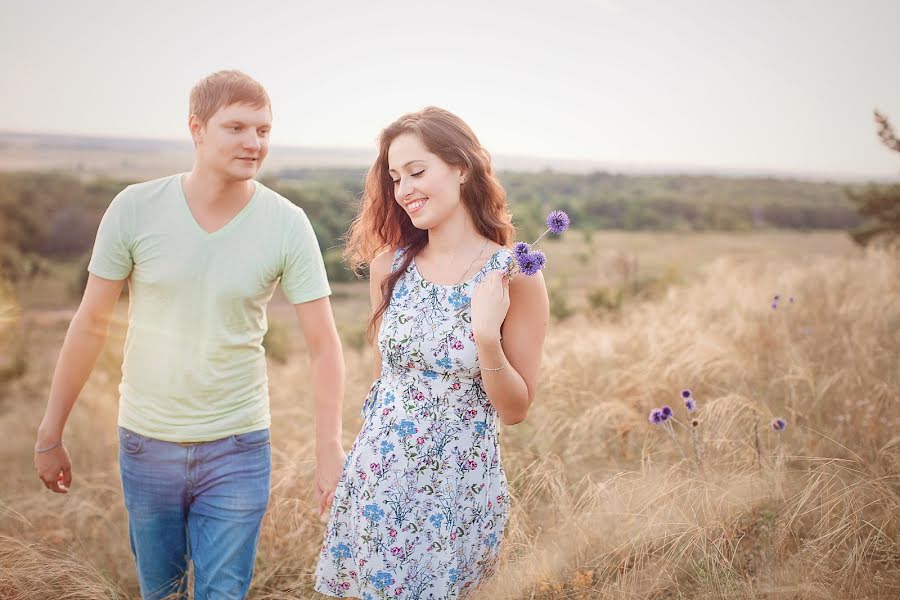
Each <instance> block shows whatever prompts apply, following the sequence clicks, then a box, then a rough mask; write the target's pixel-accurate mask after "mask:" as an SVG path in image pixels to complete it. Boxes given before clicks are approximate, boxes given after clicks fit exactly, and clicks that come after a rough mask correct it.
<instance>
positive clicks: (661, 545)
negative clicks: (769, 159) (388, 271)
mask: <svg viewBox="0 0 900 600" xmlns="http://www.w3.org/2000/svg"><path fill="white" fill-rule="evenodd" d="M684 243H690V242H689V241H688V242H684ZM784 247H785V248H788V247H791V246H790V244H785V246H784ZM748 248H750V246H748ZM558 251H559V252H566V251H568V250H566V248H565V247H563V246H560V247H559V250H558ZM660 251H665V248H661V249H658V250H656V252H660ZM685 252H687V251H685ZM693 252H695V253H697V255H699V254H704V253H703V252H698V251H696V249H694V250H693ZM714 254H715V253H714ZM704 256H707V255H706V254H704ZM553 258H554V257H553V255H551V259H553ZM563 262H564V261H562V260H557V262H556V263H551V268H552V267H553V266H554V264H555V265H562V264H563ZM700 262H702V266H701V267H700V268H699V270H698V273H699V274H698V275H697V276H696V277H694V276H693V275H691V276H689V277H686V278H685V283H683V284H681V285H678V286H673V287H670V288H669V289H668V290H667V291H666V292H665V293H664V294H663V295H662V296H661V297H659V298H657V299H655V300H653V301H647V302H643V303H639V304H630V305H628V306H627V307H625V308H624V309H623V310H622V311H621V313H619V314H618V315H617V316H616V317H615V318H614V319H609V318H606V317H604V316H598V315H596V314H588V313H586V312H585V311H580V313H579V314H577V315H576V316H574V317H573V318H571V319H569V320H567V321H565V322H562V323H555V324H553V326H552V328H551V332H550V337H549V339H548V343H547V348H546V354H545V363H544V371H543V377H542V383H541V388H540V390H539V393H538V397H537V400H536V402H535V405H534V407H533V408H532V411H531V414H530V415H529V418H528V419H527V420H526V421H525V422H524V423H523V424H521V425H519V426H516V427H513V428H507V429H505V430H504V431H503V434H502V437H503V439H502V445H503V457H504V465H505V468H506V471H507V474H508V476H509V480H510V485H511V488H512V492H513V498H514V501H513V512H512V515H511V520H510V523H509V526H508V528H507V532H506V537H505V551H504V552H505V553H504V561H503V564H502V567H501V569H500V571H499V573H498V574H497V576H496V577H495V578H494V579H492V580H491V581H490V582H489V583H488V584H487V585H486V586H485V587H484V589H483V594H482V596H483V597H485V598H491V599H493V598H542V599H562V598H583V599H606V598H609V599H613V598H616V599H618V598H748V599H749V598H798V599H799V598H804V599H806V598H808V599H818V598H822V599H826V598H828V599H830V598H847V599H850V598H863V597H868V598H884V599H887V598H897V597H900V434H898V433H897V432H898V431H900V427H898V426H900V402H898V401H900V257H898V255H897V254H889V253H886V252H881V253H878V252H873V253H869V254H867V255H865V256H862V255H858V254H854V253H850V252H816V251H812V252H810V253H807V254H805V255H804V256H803V257H802V260H798V257H797V256H796V255H791V254H789V253H782V254H779V253H777V252H772V251H770V249H769V250H765V251H762V252H759V253H754V252H751V251H747V252H739V253H737V254H736V253H734V252H721V253H719V256H718V257H714V258H711V259H708V260H707V259H704V260H703V261H700ZM691 264H692V265H693V264H699V263H698V262H694V263H691ZM588 266H589V267H591V268H595V267H598V265H588ZM691 268H692V269H693V267H691ZM353 289H354V288H348V291H346V297H344V298H342V299H337V300H336V304H339V306H336V312H337V314H338V315H339V318H340V320H341V324H342V326H344V327H346V328H349V329H350V330H353V329H354V328H357V327H358V326H359V324H360V322H361V317H360V316H359V315H360V313H359V311H358V310H357V308H358V307H359V306H361V305H362V304H360V303H361V302H363V301H361V300H360V299H361V298H364V294H365V292H364V289H362V290H357V291H355V292H354V291H352V290H353ZM776 293H778V294H780V295H781V296H782V298H783V299H782V302H781V303H780V305H779V307H778V309H776V310H773V309H772V308H771V307H770V302H771V298H772V296H773V295H774V294H776ZM788 296H794V298H795V301H794V302H793V303H790V302H788V301H787V300H786V299H787V297H788ZM347 306H351V307H353V308H352V309H348V308H347ZM282 308H283V307H282ZM273 310H274V313H275V314H280V313H279V310H281V309H279V307H277V306H276V307H274V309H273ZM285 322H286V321H285ZM65 325H66V320H65V317H64V315H63V316H62V317H61V318H60V317H59V316H58V315H56V314H55V313H46V312H42V313H37V312H36V313H29V312H28V311H27V310H26V312H25V314H24V321H23V322H21V321H20V322H19V323H18V327H20V328H21V329H20V330H21V331H22V334H21V335H22V336H27V337H26V343H24V344H23V347H24V348H26V349H27V352H28V358H27V360H28V370H27V372H26V373H25V374H24V375H22V376H21V377H17V378H15V379H14V380H11V381H8V382H5V383H4V384H3V386H4V391H3V395H2V396H0V432H3V434H4V442H5V443H4V444H2V445H0V458H2V461H3V464H4V465H6V467H7V468H6V473H5V477H4V481H3V485H2V486H0V533H2V536H0V597H2V598H4V599H6V598H17V599H18V598H22V599H25V598H35V599H38V598H40V599H44V598H73V599H74V598H137V597H138V591H137V586H136V581H135V575H134V567H133V563H132V560H131V555H130V551H129V548H128V542H127V539H128V538H127V527H126V515H125V511H124V507H123V506H122V501H121V490H120V488H119V479H118V470H117V465H116V436H115V416H116V395H115V394H116V392H115V387H116V383H117V372H118V365H119V361H120V350H119V348H120V347H121V339H122V337H121V336H122V334H123V331H122V324H121V323H119V324H118V326H117V328H116V331H115V332H114V336H113V339H112V340H111V342H110V344H108V348H107V350H106V352H105V353H104V356H103V357H102V359H101V362H100V365H99V366H98V368H97V370H96V372H95V375H94V376H93V377H92V379H91V381H90V383H89V384H88V387H87V388H86V390H85V392H84V394H83V395H82V398H81V400H80V401H79V404H78V405H77V407H76V410H75V411H74V412H73V415H72V418H71V420H70V424H69V427H68V429H67V445H68V447H69V449H70V452H71V454H72V456H73V459H74V468H75V477H76V479H75V484H74V486H73V489H72V492H71V493H70V494H68V495H67V496H53V495H50V494H49V493H48V492H47V491H46V490H44V488H43V487H42V486H41V485H40V484H39V482H38V481H37V479H36V478H35V476H34V474H33V472H32V469H31V465H30V462H31V445H32V443H33V433H34V429H35V427H36V426H37V423H38V421H39V418H40V414H41V412H42V410H43V406H44V402H45V398H46V393H47V388H48V385H49V377H50V371H51V369H52V365H53V362H54V361H55V357H56V351H57V349H58V347H59V343H60V342H61V339H62V336H63V334H64V331H65ZM292 331H293V328H292ZM292 344H293V345H292V346H291V347H290V348H289V349H288V360H287V362H286V363H284V364H279V363H273V364H272V365H271V366H270V381H271V390H272V414H273V428H272V430H273V469H274V470H273V488H272V496H271V503H270V508H269V512H268V514H267V516H266V520H265V523H264V530H263V534H262V539H261V542H260V550H259V558H258V563H257V572H256V577H255V580H254V582H253V587H252V589H251V595H250V597H251V598H257V599H273V600H274V599H281V598H312V597H315V596H314V594H313V592H312V587H311V584H312V572H313V569H314V566H315V559H316V556H317V554H318V550H319V544H320V542H321V539H322V533H323V525H322V524H321V523H320V522H319V521H318V519H317V518H316V516H315V514H314V512H313V510H312V503H311V501H310V479H311V474H312V470H313V464H312V462H311V460H310V456H311V449H312V441H313V438H312V434H313V432H312V428H311V423H312V418H311V417H312V415H311V406H310V397H309V392H308V386H307V385H306V383H307V368H306V362H305V356H304V351H303V348H302V347H300V344H299V343H297V342H296V341H293V342H292ZM345 352H346V359H347V365H348V377H349V379H348V386H347V402H346V405H347V406H346V409H345V419H346V421H345V423H346V424H345V435H346V440H345V441H346V443H347V445H348V446H349V443H350V442H351V441H352V437H353V435H354V434H355V433H356V431H358V428H359V425H360V420H359V416H358V411H359V404H360V401H361V399H362V397H363V395H364V393H365V390H366V389H367V388H368V386H369V383H370V381H369V379H368V378H369V373H370V368H369V362H368V361H369V358H368V355H367V354H364V353H362V352H360V351H358V350H355V349H353V348H351V347H350V345H349V344H348V345H347V347H346V348H345ZM684 387H689V388H691V389H692V390H693V392H694V395H695V396H696V398H697V400H698V402H699V406H700V408H699V410H698V411H697V418H698V419H699V421H700V426H699V428H698V430H697V431H698V432H699V434H700V437H701V447H702V461H703V463H702V472H701V471H700V470H699V469H698V468H697V466H696V464H695V461H694V459H693V456H694V454H693V451H692V446H691V441H690V436H689V435H687V432H686V431H682V430H681V429H680V428H678V427H676V429H675V433H676V437H675V439H673V437H671V436H669V435H667V434H666V432H665V431H664V430H662V429H660V428H658V427H654V426H651V425H649V424H648V423H647V414H648V412H649V410H650V409H651V408H653V407H656V406H660V405H662V404H669V405H671V406H673V407H674V408H675V413H676V417H677V418H678V419H679V421H681V422H685V421H686V413H685V411H684V408H683V407H682V406H681V405H680V403H679V399H678V392H679V391H680V390H681V389H682V388H684ZM774 416H783V417H785V418H786V419H787V421H788V429H787V430H786V431H785V432H784V433H783V434H781V439H780V443H779V438H778V437H777V434H775V433H774V432H772V431H771V429H770V428H769V422H770V421H771V419H772V418H773V417H774ZM757 448H758V450H757Z"/></svg>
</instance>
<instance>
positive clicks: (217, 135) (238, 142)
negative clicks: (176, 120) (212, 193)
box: [190, 104, 272, 181]
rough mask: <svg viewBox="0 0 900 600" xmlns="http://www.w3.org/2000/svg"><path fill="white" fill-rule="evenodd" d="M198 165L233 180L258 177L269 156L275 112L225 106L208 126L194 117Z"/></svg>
mask: <svg viewBox="0 0 900 600" xmlns="http://www.w3.org/2000/svg"><path fill="white" fill-rule="evenodd" d="M190 126H191V134H192V136H193V138H194V143H195V144H196V148H197V162H198V164H199V165H201V166H202V167H204V168H205V169H209V170H211V171H213V172H216V173H218V174H219V175H221V176H222V177H224V178H225V179H228V180H232V181H246V180H248V179H252V178H254V177H255V176H256V174H257V172H258V171H259V168H260V166H261V165H262V161H263V159H265V158H266V155H267V154H268V153H269V131H270V130H271V129H272V112H271V111H270V110H269V108H268V107H262V108H256V107H254V106H251V105H249V104H231V105H229V106H223V107H222V108H220V109H219V110H218V111H216V113H215V114H213V116H212V117H210V118H209V120H208V121H207V122H206V124H205V125H200V124H199V122H197V120H196V117H195V116H193V115H192V116H191V122H190Z"/></svg>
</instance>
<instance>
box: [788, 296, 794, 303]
mask: <svg viewBox="0 0 900 600" xmlns="http://www.w3.org/2000/svg"><path fill="white" fill-rule="evenodd" d="M788 301H789V302H790V303H791V304H793V303H794V297H793V296H791V297H790V298H788Z"/></svg>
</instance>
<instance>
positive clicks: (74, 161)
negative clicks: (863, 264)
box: [0, 131, 861, 183]
mask: <svg viewBox="0 0 900 600" xmlns="http://www.w3.org/2000/svg"><path fill="white" fill-rule="evenodd" d="M374 157H375V148H374V147H372V148H368V149H366V148H313V147H302V146H284V145H281V144H274V145H273V146H272V148H271V151H270V152H269V157H268V159H267V160H266V164H265V166H264V167H263V176H266V175H273V174H277V173H279V172H280V171H283V170H286V169H304V168H320V167H335V168H347V167H351V168H352V167H367V166H368V165H369V164H371V162H372V160H373V159H374ZM492 158H493V162H494V167H495V169H497V170H498V171H521V172H540V171H555V172H561V173H582V174H586V173H592V172H597V171H604V172H609V173H620V174H625V175H663V176H667V175H713V176H719V177H777V178H786V179H800V180H809V181H819V182H821V181H829V180H833V181H843V182H857V183H858V182H860V181H861V180H860V179H859V178H858V177H857V178H853V177H849V178H848V177H840V176H834V177H826V176H823V175H822V174H817V173H791V172H776V171H759V170H753V169H721V168H709V167H702V166H696V165H652V164H630V163H621V162H615V161H606V162H601V161H591V160H576V159H565V158H552V157H527V156H510V155H504V154H494V155H492ZM192 161H193V147H192V146H191V143H190V140H188V139H184V140H161V139H140V138H116V137H102V136H85V135H66V134H54V133H30V132H15V131H0V171H46V170H59V171H65V172H69V173H73V174H80V175H103V176H107V177H115V178H122V179H150V178H153V177H159V176H162V175H167V174H170V173H175V172H179V171H186V170H189V169H190V168H191V164H192Z"/></svg>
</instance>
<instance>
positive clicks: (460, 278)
mask: <svg viewBox="0 0 900 600" xmlns="http://www.w3.org/2000/svg"><path fill="white" fill-rule="evenodd" d="M487 245H488V240H487V239H485V240H484V244H483V245H482V246H481V250H479V251H478V254H476V255H475V258H473V259H472V262H470V263H469V266H468V267H466V270H465V271H463V273H462V275H460V276H459V279H457V280H456V283H455V284H453V285H454V286H457V285H459V284H460V282H461V281H462V280H463V277H465V276H466V273H468V272H469V269H471V268H472V265H474V264H475V261H476V260H478V257H479V256H481V255H482V254H483V253H484V249H485V248H487Z"/></svg>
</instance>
